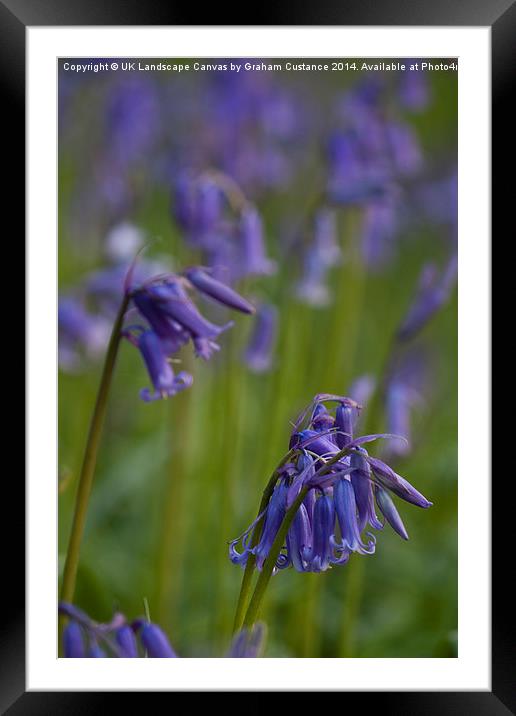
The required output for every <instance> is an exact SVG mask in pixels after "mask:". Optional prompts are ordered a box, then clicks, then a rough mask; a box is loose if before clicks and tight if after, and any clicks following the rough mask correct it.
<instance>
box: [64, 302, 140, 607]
mask: <svg viewBox="0 0 516 716" xmlns="http://www.w3.org/2000/svg"><path fill="white" fill-rule="evenodd" d="M128 302H129V298H128V297H127V296H124V299H123V301H122V303H121V305H120V308H119V310H118V314H117V317H116V319H115V324H114V326H113V331H112V333H111V338H110V340H109V346H108V349H107V353H106V360H105V362H104V368H103V370H102V378H101V380H100V386H99V390H98V393H97V400H96V402H95V408H94V410H93V415H92V418H91V423H90V429H89V433H88V440H87V442H86V449H85V452H84V459H83V463H82V468H81V474H80V476H79V485H78V488H77V495H76V498H75V511H74V515H73V521H72V529H71V533H70V539H69V542H68V550H67V552H66V560H65V565H64V571H63V582H62V586H61V601H64V602H71V601H72V600H73V596H74V592H75V581H76V578H77V568H78V566H79V553H80V548H81V542H82V536H83V533H84V525H85V522H86V514H87V511H88V502H89V498H90V493H91V486H92V484H93V476H94V473H95V465H96V463H97V452H98V447H99V443H100V438H101V434H102V427H103V425H104V419H105V417H106V408H107V400H108V395H109V388H110V386H111V380H112V378H113V371H114V367H115V363H116V357H117V353H118V347H119V345H120V337H121V329H122V324H123V320H124V315H125V312H126V309H127V304H128Z"/></svg>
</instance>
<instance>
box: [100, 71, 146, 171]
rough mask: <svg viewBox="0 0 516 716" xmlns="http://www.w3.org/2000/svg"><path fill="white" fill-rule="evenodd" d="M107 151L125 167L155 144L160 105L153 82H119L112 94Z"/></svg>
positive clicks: (136, 80) (144, 80)
mask: <svg viewBox="0 0 516 716" xmlns="http://www.w3.org/2000/svg"><path fill="white" fill-rule="evenodd" d="M106 118H107V127H106V129H107V143H108V149H109V151H110V152H112V153H113V154H114V156H115V158H116V161H117V162H119V163H122V164H129V163H130V162H132V161H134V160H137V159H140V158H141V157H142V156H144V155H145V154H146V153H147V152H148V151H149V149H150V148H151V146H152V144H153V143H154V142H155V141H156V137H157V136H158V127H159V106H158V100H157V95H156V90H155V87H154V85H153V83H152V82H150V81H149V80H147V79H144V78H136V77H131V78H129V79H124V80H123V81H121V82H119V83H118V84H117V85H115V87H114V88H113V90H112V91H111V92H110V94H109V100H108V106H107V112H106Z"/></svg>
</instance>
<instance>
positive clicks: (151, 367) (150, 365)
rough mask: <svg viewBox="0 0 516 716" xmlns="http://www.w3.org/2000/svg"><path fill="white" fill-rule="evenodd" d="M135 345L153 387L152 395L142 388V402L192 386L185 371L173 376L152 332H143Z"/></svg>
mask: <svg viewBox="0 0 516 716" xmlns="http://www.w3.org/2000/svg"><path fill="white" fill-rule="evenodd" d="M137 345H138V348H139V350H140V353H141V355H142V358H143V360H144V362H145V365H146V367H147V371H148V373H149V377H150V379H151V381H152V385H153V387H154V393H151V392H150V390H149V389H148V388H143V390H142V391H141V392H140V396H141V398H142V400H144V401H145V402H147V403H148V402H152V401H154V400H159V399H160V398H167V397H170V396H172V395H176V393H180V392H181V391H182V390H185V388H189V387H190V386H191V385H192V382H193V378H192V376H191V375H190V374H189V373H187V372H186V371H181V372H180V373H179V374H178V375H177V376H176V375H174V371H173V370H172V366H171V364H170V362H169V361H168V359H167V356H166V353H165V351H164V350H163V345H162V343H161V341H160V339H159V336H158V335H157V334H156V333H154V331H143V332H142V333H141V334H140V335H139V336H138V338H137Z"/></svg>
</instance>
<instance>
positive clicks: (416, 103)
mask: <svg viewBox="0 0 516 716" xmlns="http://www.w3.org/2000/svg"><path fill="white" fill-rule="evenodd" d="M419 62H420V60H417V59H415V58H408V59H406V60H405V67H406V69H405V70H403V71H402V72H400V73H399V81H398V96H399V98H400V102H401V104H402V106H403V107H406V108H407V109H408V110H410V111H412V112H420V111H422V110H423V109H426V107H428V104H429V102H430V98H431V92H430V84H429V81H428V75H427V74H426V73H425V72H423V71H422V70H421V69H420V68H419V66H418V69H417V70H416V69H415V65H416V64H418V63H419ZM411 66H414V69H410V68H411Z"/></svg>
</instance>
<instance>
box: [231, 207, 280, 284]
mask: <svg viewBox="0 0 516 716" xmlns="http://www.w3.org/2000/svg"><path fill="white" fill-rule="evenodd" d="M238 242H239V246H240V253H241V268H240V273H241V275H242V276H250V275H251V276H252V275H257V276H259V275H269V274H272V273H274V272H275V271H276V264H275V263H274V261H271V260H270V259H269V258H267V256H266V254H265V242H264V237H263V226H262V220H261V218H260V215H259V213H258V211H257V210H256V209H255V207H254V206H250V205H249V206H248V207H246V208H245V209H244V210H243V211H242V214H241V217H240V224H239V229H238Z"/></svg>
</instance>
